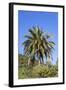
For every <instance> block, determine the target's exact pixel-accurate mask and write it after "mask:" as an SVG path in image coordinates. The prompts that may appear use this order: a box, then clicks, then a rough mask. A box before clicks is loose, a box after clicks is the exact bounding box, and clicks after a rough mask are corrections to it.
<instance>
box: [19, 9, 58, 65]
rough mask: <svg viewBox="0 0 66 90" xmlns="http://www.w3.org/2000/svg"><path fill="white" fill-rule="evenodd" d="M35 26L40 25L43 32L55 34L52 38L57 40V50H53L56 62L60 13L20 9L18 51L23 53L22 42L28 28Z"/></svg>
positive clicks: (56, 46)
mask: <svg viewBox="0 0 66 90" xmlns="http://www.w3.org/2000/svg"><path fill="white" fill-rule="evenodd" d="M33 26H39V27H40V28H42V30H43V32H47V33H49V34H53V35H54V37H53V38H52V39H51V40H52V41H54V42H55V44H56V45H55V47H54V48H55V51H53V61H52V63H53V64H54V63H55V62H56V60H57V57H58V13H57V12H40V11H39V12H38V11H22V10H19V11H18V53H19V54H23V52H24V47H23V46H22V43H23V42H24V41H25V40H26V38H25V37H24V36H25V35H26V34H29V33H28V29H29V28H32V27H33Z"/></svg>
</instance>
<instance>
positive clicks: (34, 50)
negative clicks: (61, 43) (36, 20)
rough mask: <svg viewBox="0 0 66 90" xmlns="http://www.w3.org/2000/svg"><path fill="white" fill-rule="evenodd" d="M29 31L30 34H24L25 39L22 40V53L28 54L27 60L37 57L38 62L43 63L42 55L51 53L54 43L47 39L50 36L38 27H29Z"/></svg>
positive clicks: (47, 55)
mask: <svg viewBox="0 0 66 90" xmlns="http://www.w3.org/2000/svg"><path fill="white" fill-rule="evenodd" d="M29 33H30V35H25V37H26V38H27V40H26V41H24V42H23V45H24V51H25V52H24V53H25V55H27V56H29V61H30V59H32V58H36V57H37V58H38V60H39V64H40V63H44V57H46V58H47V57H50V56H51V55H52V49H54V45H55V43H54V42H53V41H49V40H48V39H49V38H50V37H51V36H50V35H49V34H45V33H44V32H43V31H42V30H41V29H40V28H39V27H33V28H31V29H29Z"/></svg>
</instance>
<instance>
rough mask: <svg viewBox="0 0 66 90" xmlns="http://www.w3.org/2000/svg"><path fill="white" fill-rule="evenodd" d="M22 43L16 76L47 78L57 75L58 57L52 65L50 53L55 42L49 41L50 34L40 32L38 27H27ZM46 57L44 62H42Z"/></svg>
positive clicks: (20, 77) (22, 77) (21, 77)
mask: <svg viewBox="0 0 66 90" xmlns="http://www.w3.org/2000/svg"><path fill="white" fill-rule="evenodd" d="M29 33H30V34H29V35H25V37H26V38H27V39H26V41H24V43H23V44H22V45H24V55H20V54H19V60H18V62H19V65H18V66H19V67H18V78H19V79H26V78H47V77H57V76H58V59H57V63H56V65H52V63H51V60H52V53H53V50H54V45H55V43H54V42H53V41H50V40H49V39H50V38H51V36H52V35H49V34H46V33H44V32H42V30H41V29H40V28H39V27H33V28H31V29H29ZM44 58H46V64H45V62H44Z"/></svg>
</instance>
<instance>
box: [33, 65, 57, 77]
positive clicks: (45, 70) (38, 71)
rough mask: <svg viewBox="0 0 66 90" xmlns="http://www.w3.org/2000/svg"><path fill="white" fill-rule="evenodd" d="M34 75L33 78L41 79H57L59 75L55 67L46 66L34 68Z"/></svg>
mask: <svg viewBox="0 0 66 90" xmlns="http://www.w3.org/2000/svg"><path fill="white" fill-rule="evenodd" d="M32 75H33V77H39V78H40V77H43V78H46V77H55V76H56V75H57V71H56V69H55V67H53V66H52V67H51V68H49V67H48V66H46V65H37V66H35V67H33V70H32Z"/></svg>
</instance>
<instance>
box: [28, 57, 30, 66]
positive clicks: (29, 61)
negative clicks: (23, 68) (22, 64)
mask: <svg viewBox="0 0 66 90" xmlns="http://www.w3.org/2000/svg"><path fill="white" fill-rule="evenodd" d="M29 65H30V58H29V59H28V66H29Z"/></svg>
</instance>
